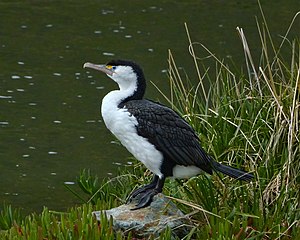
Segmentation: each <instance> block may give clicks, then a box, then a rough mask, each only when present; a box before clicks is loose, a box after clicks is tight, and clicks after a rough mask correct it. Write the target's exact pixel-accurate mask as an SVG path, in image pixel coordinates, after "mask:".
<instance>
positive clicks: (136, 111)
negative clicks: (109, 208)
mask: <svg viewBox="0 0 300 240" xmlns="http://www.w3.org/2000/svg"><path fill="white" fill-rule="evenodd" d="M83 67H84V68H92V69H96V70H99V71H101V72H104V73H106V75H107V76H108V77H110V78H111V79H112V80H114V81H115V82H116V83H117V84H118V85H119V90H114V91H111V92H109V93H108V94H107V95H106V96H105V97H104V98H103V100H102V106H101V114H102V117H103V120H104V123H105V125H106V127H107V128H108V129H109V130H110V131H111V132H112V133H113V134H114V135H115V136H116V137H117V138H118V139H119V140H120V141H121V143H122V145H123V146H125V147H126V148H127V150H128V151H129V152H130V153H131V154H132V155H133V156H134V157H135V158H136V159H138V160H139V161H141V162H142V163H143V164H144V165H145V166H146V167H147V168H148V169H149V170H150V171H151V172H152V173H153V180H152V181H151V182H150V183H149V184H147V185H145V186H143V187H141V188H138V189H136V190H135V191H133V192H132V193H131V194H130V196H129V198H128V199H129V200H131V199H133V198H135V197H137V196H139V200H138V203H137V205H136V208H135V209H139V208H143V207H146V206H149V205H150V203H151V202H152V199H153V197H154V196H155V195H156V194H158V193H160V192H162V189H163V186H164V182H165V179H166V177H171V176H173V177H175V178H188V177H192V176H195V175H198V174H200V173H201V172H206V173H208V174H212V173H213V171H218V172H221V173H223V174H225V175H228V176H230V177H233V178H237V179H240V180H244V181H251V179H252V178H253V175H252V174H251V173H247V172H244V171H242V170H239V169H236V168H232V167H230V166H226V165H223V164H221V163H218V162H216V161H215V160H213V159H212V158H211V157H210V156H209V155H208V154H207V153H206V152H205V151H204V150H203V148H202V147H201V145H200V142H199V138H198V136H197V133H196V132H195V131H194V129H193V128H192V127H191V126H190V125H189V124H188V123H187V122H186V121H185V120H184V119H183V118H182V117H181V116H180V115H179V114H178V113H176V112H175V111H174V110H172V109H171V108H168V107H166V106H164V105H162V104H159V103H156V102H153V101H151V100H147V99H144V98H143V97H144V94H145V90H146V80H145V77H144V73H143V71H142V69H141V68H140V66H139V65H137V64H136V63H134V62H132V61H126V60H112V61H110V62H108V63H107V64H104V65H97V64H93V63H85V64H84V66H83Z"/></svg>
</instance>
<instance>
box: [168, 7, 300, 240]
mask: <svg viewBox="0 0 300 240" xmlns="http://www.w3.org/2000/svg"><path fill="white" fill-rule="evenodd" d="M299 14H300V13H298V14H297V15H296V16H295V18H296V17H297V16H298V15H299ZM262 15H263V14H262ZM295 18H294V19H293V21H292V23H291V25H292V24H293V22H294V20H295ZM257 26H258V32H259V37H260V40H261V49H262V51H261V57H260V62H259V63H258V64H255V62H254V60H253V59H252V56H251V51H250V48H249V47H248V43H247V39H246V36H245V35H244V33H243V29H241V28H237V30H238V33H239V35H240V38H241V40H242V46H243V49H244V53H245V61H246V64H245V65H246V74H241V75H236V74H234V73H233V71H231V70H230V67H229V65H227V64H225V63H224V61H223V60H220V59H218V58H217V57H215V55H214V54H212V53H211V51H209V50H208V49H207V48H206V47H205V46H204V45H203V44H201V43H195V42H192V40H191V38H190V35H189V32H188V28H187V26H186V30H187V35H188V39H189V42H190V46H189V49H190V53H191V55H192V57H193V59H194V63H195V69H196V76H197V77H196V78H197V83H196V84H195V76H188V77H187V76H186V74H185V73H182V72H180V71H179V68H178V67H177V64H176V61H175V59H174V56H173V55H172V53H171V51H169V76H170V86H171V93H170V96H166V95H164V96H165V99H166V100H167V101H168V102H169V103H170V104H171V105H172V106H174V107H175V108H176V109H177V111H179V112H180V113H181V114H182V115H183V116H184V117H185V118H186V120H187V121H189V122H190V123H191V124H192V125H193V127H194V128H195V129H196V131H197V132H198V133H199V138H200V139H201V142H202V145H203V146H204V148H205V149H207V150H208V152H209V153H210V154H211V155H212V156H213V157H214V158H215V159H216V160H217V161H220V162H224V163H226V164H229V165H231V166H236V167H238V168H244V169H246V170H248V171H251V172H252V173H254V174H255V180H254V181H253V182H252V183H250V184H245V183H242V182H238V181H236V180H232V179H229V178H225V179H223V181H221V180H220V179H219V178H218V177H216V176H213V177H197V178H192V179H190V180H189V181H187V182H183V184H181V185H182V187H180V188H178V187H177V188H174V186H171V187H170V188H169V189H168V191H169V194H170V195H172V196H175V198H176V199H177V201H178V202H179V203H180V204H181V206H182V208H183V209H185V212H186V213H189V212H191V210H192V209H194V210H195V212H194V213H195V215H194V219H195V223H196V224H198V226H200V227H199V228H198V230H195V232H194V234H195V235H196V236H197V238H198V239H207V238H212V239H230V238H237V239H245V238H247V239H295V238H296V236H300V230H299V227H300V222H299V219H300V209H299V200H300V191H299V189H300V175H299V173H300V161H299V159H300V149H299V146H300V144H299V142H300V134H299V124H300V119H299V108H300V102H299V90H300V56H299V51H300V44H299V42H298V41H297V40H296V39H295V40H292V41H287V39H288V38H287V36H288V31H289V30H288V31H287V33H286V34H285V36H284V38H283V41H282V43H281V44H280V46H279V47H278V48H276V47H275V44H274V43H273V40H272V38H271V34H270V33H269V30H268V28H267V23H266V20H265V19H264V18H263V24H262V25H260V24H257ZM290 28H291V26H290V27H289V29H290ZM198 46H200V47H201V48H203V49H204V50H206V51H207V52H208V54H209V57H210V58H213V59H214V61H215V66H216V68H215V75H216V78H215V79H213V80H212V79H211V78H210V77H209V73H210V70H209V69H208V68H206V67H205V65H204V61H203V59H201V58H200V57H198V56H196V55H195V50H194V48H195V47H198ZM284 47H285V48H286V49H288V50H289V51H290V54H289V56H290V58H289V59H283V58H282V56H281V54H280V51H281V50H282V48H284ZM286 49H285V50H286ZM191 79H192V80H191ZM204 80H205V81H207V80H209V87H208V88H207V86H205V84H204ZM179 186H180V185H179ZM174 189H179V190H178V191H174ZM173 199H174V198H173ZM179 199H180V200H179ZM221 236H222V237H221Z"/></svg>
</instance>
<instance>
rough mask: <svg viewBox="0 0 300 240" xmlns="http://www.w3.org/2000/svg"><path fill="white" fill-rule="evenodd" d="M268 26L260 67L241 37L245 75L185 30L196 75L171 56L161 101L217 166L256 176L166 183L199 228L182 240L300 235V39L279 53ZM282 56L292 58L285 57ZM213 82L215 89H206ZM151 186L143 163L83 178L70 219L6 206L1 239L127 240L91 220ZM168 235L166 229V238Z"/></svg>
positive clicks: (261, 29)
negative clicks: (201, 51)
mask: <svg viewBox="0 0 300 240" xmlns="http://www.w3.org/2000/svg"><path fill="white" fill-rule="evenodd" d="M266 26H267V24H266V22H265V21H264V22H263V24H258V33H259V34H258V37H259V38H260V40H261V46H260V49H261V56H260V60H259V62H258V63H256V62H255V61H254V60H253V59H252V57H251V51H250V49H249V48H248V44H247V40H246V36H244V34H243V30H242V29H240V28H238V29H237V31H238V33H239V35H240V38H241V42H242V46H243V49H244V54H245V65H246V67H245V71H242V72H239V73H235V72H234V71H233V70H231V67H230V66H229V65H228V64H226V63H225V61H223V60H220V59H218V58H216V57H215V56H214V55H213V54H212V53H211V52H210V51H209V50H208V49H207V48H206V47H205V46H204V45H202V44H201V43H192V40H191V38H190V36H189V33H188V29H187V28H186V30H187V35H188V39H189V41H190V46H189V50H190V52H191V55H192V58H193V60H194V63H195V73H194V74H191V75H189V76H187V75H186V74H185V73H184V72H183V71H181V70H179V68H178V67H177V64H176V61H175V58H174V56H173V55H172V53H171V52H170V53H169V58H168V60H169V77H170V89H171V92H170V94H169V95H164V94H163V96H164V97H165V99H166V100H167V101H168V102H169V103H170V105H171V106H172V107H173V108H174V109H176V110H177V111H178V112H180V113H181V114H182V115H183V116H184V118H185V119H186V120H187V121H188V122H190V123H191V125H192V126H193V127H194V128H195V130H196V131H197V132H198V133H199V138H200V139H201V142H202V145H203V147H204V149H206V150H207V151H208V152H209V153H210V154H211V155H212V156H213V157H214V158H215V159H217V160H218V161H219V162H223V163H226V164H229V165H231V166H235V167H238V168H242V169H245V170H247V171H251V172H252V173H253V174H254V175H255V180H254V181H253V182H252V183H244V182H240V181H236V180H233V179H230V178H227V177H222V178H220V177H219V176H217V175H213V176H206V175H203V176H198V177H194V178H191V179H189V180H180V181H174V180H170V179H169V180H168V181H167V182H166V185H165V189H164V193H165V194H166V195H167V196H170V198H171V199H173V200H174V202H175V203H176V204H177V205H178V207H179V208H180V209H181V210H182V211H183V212H184V213H185V214H187V215H188V216H189V217H190V218H191V219H192V220H193V222H194V224H195V225H194V226H193V228H192V231H191V232H190V234H189V235H188V236H186V238H185V239H297V238H296V236H300V222H299V219H300V207H299V201H300V193H299V189H300V161H299V160H300V151H299V141H300V135H299V127H300V125H299V124H300V122H299V107H300V103H299V91H300V86H299V85H300V67H299V66H300V56H299V52H300V44H299V39H298V40H297V39H290V40H288V31H287V33H286V35H285V36H284V38H283V40H282V43H281V44H279V46H275V44H274V43H273V40H272V38H271V35H270V33H269V31H268V29H267V27H266ZM196 48H202V49H204V50H205V51H206V52H207V54H208V56H209V58H210V59H213V60H214V65H215V69H213V70H212V69H211V68H210V69H208V68H207V67H206V66H205V64H204V60H203V59H201V57H202V56H196V55H195V54H194V52H195V49H196ZM283 49H284V50H285V51H286V52H289V53H288V54H287V55H285V56H286V57H285V58H283V57H282V56H281V51H282V50H283ZM212 71H213V73H214V74H210V73H211V72H212ZM212 75H213V76H214V77H212ZM207 81H209V86H205V85H204V84H203V82H207ZM149 180H150V173H149V172H147V171H146V172H145V170H144V168H143V166H142V165H141V164H139V163H136V164H134V165H133V166H130V167H127V168H123V169H122V170H121V172H120V173H119V175H118V177H116V178H113V179H105V180H103V181H99V180H98V179H97V178H96V177H95V176H93V175H91V174H90V173H89V172H88V171H83V172H82V173H81V174H80V177H79V178H78V184H79V186H80V187H81V189H82V190H83V192H82V193H78V196H79V197H81V198H83V199H85V202H86V203H84V204H83V205H82V206H79V207H74V208H72V209H70V210H69V211H67V212H66V213H57V212H53V211H49V210H48V209H47V208H45V209H44V210H43V212H42V213H41V214H32V215H30V216H27V217H25V218H23V217H21V216H20V213H19V211H17V210H15V211H14V210H12V209H11V208H10V207H9V206H7V207H5V208H4V210H2V212H1V215H0V228H1V231H0V239H131V236H128V237H125V236H123V235H122V233H114V232H113V231H112V228H111V221H110V220H107V219H103V221H102V223H101V225H98V223H97V222H96V221H95V219H94V218H92V215H91V212H92V211H93V210H99V209H108V208H111V207H115V206H118V205H120V204H122V203H123V202H124V200H125V198H126V196H127V195H128V194H129V192H130V191H131V190H132V188H133V187H135V186H139V185H141V184H143V183H145V181H149ZM83 193H84V194H85V195H84V196H82V195H83ZM76 194H77V193H76ZM86 199H88V200H86ZM168 236H169V232H168V231H167V232H166V233H165V234H164V235H162V236H161V239H168Z"/></svg>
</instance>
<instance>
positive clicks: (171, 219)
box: [93, 194, 192, 238]
mask: <svg viewBox="0 0 300 240" xmlns="http://www.w3.org/2000/svg"><path fill="white" fill-rule="evenodd" d="M135 204H136V203H135V202H132V203H130V204H123V205H121V206H119V207H116V208H112V209H110V210H102V211H95V212H93V214H94V215H95V216H96V219H97V220H98V221H100V219H101V217H100V216H101V213H102V214H106V216H107V218H108V219H109V218H110V217H112V219H113V228H114V230H115V231H122V232H123V233H124V234H125V235H127V234H128V233H129V232H132V235H133V236H135V237H148V236H151V235H152V236H154V237H158V236H159V235H160V233H161V232H162V231H163V230H165V229H166V228H167V227H169V228H170V229H172V237H179V238H182V237H184V236H185V235H186V234H188V232H189V230H190V228H191V227H192V223H191V221H190V220H189V219H188V218H187V217H186V216H185V215H184V214H183V213H182V212H181V211H180V210H179V209H178V208H177V207H176V205H175V204H174V203H173V202H172V201H171V200H170V199H168V198H166V197H165V196H164V195H163V194H158V195H156V196H155V197H154V199H153V202H152V203H151V205H150V206H149V207H146V208H142V209H137V210H131V209H133V208H134V207H135Z"/></svg>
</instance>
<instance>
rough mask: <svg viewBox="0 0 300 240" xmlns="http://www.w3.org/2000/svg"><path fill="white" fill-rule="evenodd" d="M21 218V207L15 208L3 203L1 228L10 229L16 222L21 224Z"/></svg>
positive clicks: (0, 214) (0, 219)
mask: <svg viewBox="0 0 300 240" xmlns="http://www.w3.org/2000/svg"><path fill="white" fill-rule="evenodd" d="M21 219H22V214H21V210H20V209H17V208H16V209H13V208H12V206H11V205H7V204H3V206H2V209H0V230H7V229H10V228H11V227H12V226H13V225H14V224H19V223H20V222H21Z"/></svg>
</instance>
